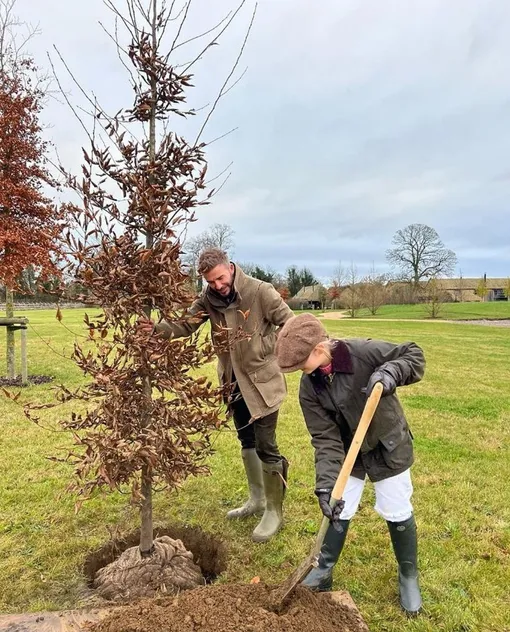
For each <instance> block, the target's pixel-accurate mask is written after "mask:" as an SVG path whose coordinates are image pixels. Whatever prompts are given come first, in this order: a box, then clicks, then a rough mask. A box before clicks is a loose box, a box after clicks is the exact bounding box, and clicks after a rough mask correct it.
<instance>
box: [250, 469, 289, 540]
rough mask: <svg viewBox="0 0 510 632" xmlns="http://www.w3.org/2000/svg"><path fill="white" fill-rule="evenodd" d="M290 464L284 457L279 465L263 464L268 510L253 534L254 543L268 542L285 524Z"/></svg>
mask: <svg viewBox="0 0 510 632" xmlns="http://www.w3.org/2000/svg"><path fill="white" fill-rule="evenodd" d="M288 467H289V464H288V461H287V459H285V458H284V457H282V460H281V461H280V462H279V463H263V464H262V478H263V481H264V491H265V494H266V510H265V511H264V515H263V516H262V520H261V521H260V522H259V524H258V525H257V526H256V527H255V529H254V531H253V533H252V536H251V537H252V540H253V541H254V542H267V541H268V540H270V539H271V538H272V537H273V536H274V535H275V534H276V533H278V531H279V530H280V528H281V526H282V523H283V497H284V496H285V484H286V482H287V470H288Z"/></svg>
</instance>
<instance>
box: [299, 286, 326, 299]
mask: <svg viewBox="0 0 510 632" xmlns="http://www.w3.org/2000/svg"><path fill="white" fill-rule="evenodd" d="M321 290H322V285H321V284H320V283H318V284H317V285H306V286H304V287H302V288H301V289H300V290H299V292H298V293H297V294H296V295H295V296H294V298H297V299H300V300H302V301H320V300H321Z"/></svg>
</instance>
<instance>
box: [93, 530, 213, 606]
mask: <svg viewBox="0 0 510 632" xmlns="http://www.w3.org/2000/svg"><path fill="white" fill-rule="evenodd" d="M204 584H205V580H204V578H203V576H202V571H201V570H200V567H199V566H197V565H196V564H195V563H194V562H193V554H192V553H191V552H190V551H188V550H186V548H185V547H184V545H183V543H182V542H181V541H180V540H172V538H169V537H168V536H163V537H161V538H157V539H156V540H154V552H153V553H152V555H150V557H145V558H144V557H142V555H141V553H140V548H139V547H138V546H135V547H132V548H130V549H127V550H126V551H124V552H123V553H122V554H121V556H120V557H118V558H117V559H116V560H115V561H114V562H112V563H111V564H109V565H108V566H105V567H104V568H102V569H101V570H99V571H98V573H97V574H96V578H95V581H94V588H96V590H97V593H98V595H99V596H100V597H102V598H103V599H108V600H110V601H129V600H132V599H138V598H140V597H154V596H155V595H157V594H158V593H166V594H169V595H176V594H178V593H179V592H180V591H182V590H190V589H192V588H196V587H197V586H201V585H204Z"/></svg>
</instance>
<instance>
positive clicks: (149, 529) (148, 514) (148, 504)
mask: <svg viewBox="0 0 510 632" xmlns="http://www.w3.org/2000/svg"><path fill="white" fill-rule="evenodd" d="M141 491H142V496H143V500H142V504H141V507H140V518H141V523H142V525H141V529H140V553H141V555H142V557H148V556H149V555H151V554H152V551H153V547H154V542H153V538H154V535H153V526H152V479H151V476H150V474H149V473H148V470H147V467H144V468H143V469H142V490H141Z"/></svg>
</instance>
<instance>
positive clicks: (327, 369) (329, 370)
mask: <svg viewBox="0 0 510 632" xmlns="http://www.w3.org/2000/svg"><path fill="white" fill-rule="evenodd" d="M319 370H320V372H321V373H322V375H331V373H333V362H330V363H329V364H326V366H320V367H319Z"/></svg>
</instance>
